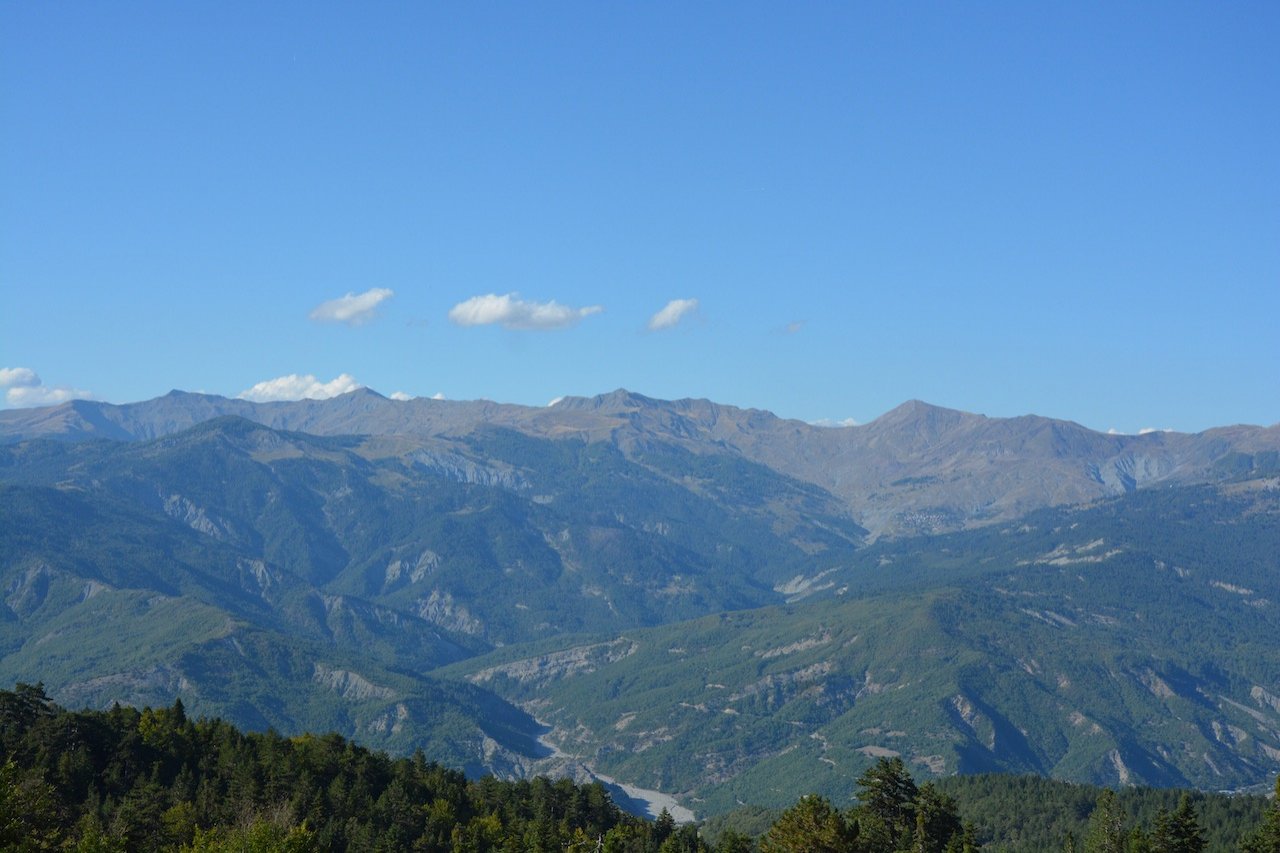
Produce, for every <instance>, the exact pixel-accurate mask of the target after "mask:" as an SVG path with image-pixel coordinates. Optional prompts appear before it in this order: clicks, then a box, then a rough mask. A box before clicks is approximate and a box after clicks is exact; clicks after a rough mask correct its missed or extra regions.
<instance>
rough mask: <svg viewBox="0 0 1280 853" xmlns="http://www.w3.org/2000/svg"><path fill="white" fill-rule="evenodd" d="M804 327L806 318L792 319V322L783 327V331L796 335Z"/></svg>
mask: <svg viewBox="0 0 1280 853" xmlns="http://www.w3.org/2000/svg"><path fill="white" fill-rule="evenodd" d="M803 328H804V320H792V321H791V322H790V323H788V324H787V325H785V326H783V327H782V332H783V334H787V335H794V334H795V333H796V332H798V331H800V330H801V329H803Z"/></svg>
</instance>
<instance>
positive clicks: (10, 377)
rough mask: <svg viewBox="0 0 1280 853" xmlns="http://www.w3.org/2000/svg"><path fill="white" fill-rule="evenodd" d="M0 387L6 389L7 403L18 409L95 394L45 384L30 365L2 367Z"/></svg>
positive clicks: (53, 404) (80, 398)
mask: <svg viewBox="0 0 1280 853" xmlns="http://www.w3.org/2000/svg"><path fill="white" fill-rule="evenodd" d="M0 388H3V389H4V401H5V403H6V404H7V405H10V406H13V407H14V408H18V409H27V408H32V407H34V406H56V405H58V404H59V403H65V402H67V401H68V400H88V399H92V398H93V394H91V393H90V392H88V391H82V390H80V389H79V388H69V387H67V386H66V385H53V386H50V385H45V384H44V382H42V381H41V380H40V375H39V374H38V373H36V372H35V371H34V370H32V369H31V368H29V367H0Z"/></svg>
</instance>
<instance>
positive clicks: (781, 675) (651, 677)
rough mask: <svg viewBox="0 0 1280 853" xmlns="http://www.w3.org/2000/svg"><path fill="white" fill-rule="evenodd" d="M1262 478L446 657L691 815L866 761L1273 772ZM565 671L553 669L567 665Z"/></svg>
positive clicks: (1043, 518) (920, 767)
mask: <svg viewBox="0 0 1280 853" xmlns="http://www.w3.org/2000/svg"><path fill="white" fill-rule="evenodd" d="M1278 519H1280V491H1277V490H1276V489H1275V488H1274V486H1273V485H1266V484H1263V483H1257V482H1255V483H1250V484H1243V485H1241V486H1238V487H1235V488H1233V489H1230V490H1226V491H1220V490H1214V489H1207V488H1197V489H1165V490H1153V491H1148V492H1140V493H1138V494H1136V495H1132V496H1128V497H1125V498H1122V499H1116V500H1112V501H1108V502H1106V503H1103V504H1101V505H1099V506H1097V507H1093V508H1088V509H1083V510H1071V511H1067V510H1052V511H1043V512H1041V513H1039V514H1035V515H1032V516H1029V517H1028V518H1026V519H1025V520H1023V521H1021V522H1019V523H1017V524H1016V525H1009V526H1003V527H994V528H985V529H983V530H980V531H974V532H969V533H962V534H953V535H950V536H945V537H935V538H932V539H927V540H903V541H900V542H897V543H890V542H886V541H882V542H880V543H877V545H876V546H873V547H872V548H870V549H867V550H866V551H864V552H863V553H862V554H861V555H860V558H859V564H857V565H854V566H851V567H849V568H847V569H843V570H840V571H837V572H834V573H832V574H831V575H830V576H829V577H828V578H826V579H825V580H826V581H827V583H828V584H830V585H829V586H828V587H827V588H826V589H824V590H822V591H820V592H817V593H815V599H825V600H812V601H806V602H804V603H802V604H798V605H794V606H791V607H786V608H768V609H763V610H754V611H750V612H741V613H731V614H720V615H717V616H713V617H707V618H703V619H700V620H697V621H695V622H690V623H681V624H676V625H668V626H664V627H661V628H654V629H648V630H643V631H627V632H623V633H621V634H618V635H614V636H606V637H600V638H598V639H596V640H593V641H591V642H576V643H573V644H571V645H567V646H566V647H564V648H560V649H551V648H549V647H547V646H546V645H544V646H543V647H542V648H540V649H538V653H537V654H534V655H522V654H521V653H520V651H519V650H518V649H503V650H500V651H498V652H495V653H492V654H491V655H488V656H485V657H482V658H478V659H473V660H468V661H466V662H464V663H461V664H456V665H454V666H453V667H451V668H450V669H451V670H459V671H464V672H465V673H467V677H468V679H469V680H470V681H471V682H473V683H474V684H476V685H478V686H484V687H488V688H490V689H493V690H495V691H497V692H498V693H500V694H501V695H503V696H506V697H508V698H510V699H511V700H512V701H515V702H517V703H519V704H521V705H523V706H524V707H526V708H527V709H529V710H530V712H531V713H533V714H535V715H536V716H538V717H539V718H540V719H542V720H544V721H547V722H548V723H550V724H552V725H553V726H554V731H553V732H552V733H551V737H550V739H551V740H552V741H554V742H555V743H556V744H557V745H558V746H559V747H560V748H561V749H562V750H564V751H565V752H566V753H568V754H570V755H572V756H575V757H577V758H578V759H579V760H580V761H583V762H585V763H587V764H590V765H591V766H594V767H596V768H598V769H599V770H601V771H604V772H608V773H611V774H614V775H618V776H620V777H624V778H628V779H631V780H634V781H636V782H637V783H638V784H644V785H648V786H651V787H655V788H659V789H662V790H668V791H679V792H683V793H684V794H685V795H686V798H687V801H688V802H691V803H697V804H698V807H699V808H700V809H702V810H703V811H704V813H714V812H716V811H722V810H725V809H730V808H732V807H733V806H734V804H736V803H739V802H746V803H773V804H782V803H784V802H786V801H787V800H788V798H789V797H790V796H791V795H792V794H793V793H794V791H795V790H796V789H797V787H808V788H812V789H815V790H818V791H820V792H822V793H824V794H826V795H828V796H831V797H833V798H836V799H837V801H839V798H840V797H847V796H848V793H849V792H850V791H851V790H852V782H853V780H854V779H855V778H856V777H857V776H858V774H859V773H860V772H861V771H862V770H863V769H864V768H865V767H866V766H867V764H868V763H870V761H871V760H872V759H874V758H875V757H877V756H882V755H902V756H903V757H904V759H905V760H907V761H908V762H909V764H910V765H911V766H912V767H913V768H914V769H915V770H916V771H917V772H919V773H924V774H942V775H946V774H951V773H957V772H959V773H974V772H990V771H1001V772H1032V773H1038V774H1042V775H1046V776H1053V777H1055V778H1060V779H1069V780H1075V781H1090V782H1097V783H1106V784H1115V785H1127V784H1135V783H1144V784H1154V785H1169V786H1172V785H1183V786H1187V785H1190V786H1196V787H1203V788H1209V789H1223V788H1238V787H1247V786H1250V785H1262V784H1266V783H1267V780H1269V779H1270V778H1272V777H1273V776H1274V775H1275V774H1276V773H1277V772H1278V771H1280V644H1277V642H1276V638H1277V637H1280V574H1278V573H1277V571H1276V554H1277V553H1280V523H1277V521H1278ZM570 662H571V663H572V665H569V663H570Z"/></svg>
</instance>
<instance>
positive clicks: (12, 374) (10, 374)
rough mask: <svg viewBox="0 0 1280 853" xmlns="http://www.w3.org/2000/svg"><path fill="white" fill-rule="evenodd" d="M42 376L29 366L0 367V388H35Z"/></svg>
mask: <svg viewBox="0 0 1280 853" xmlns="http://www.w3.org/2000/svg"><path fill="white" fill-rule="evenodd" d="M39 384H40V376H39V375H38V374H37V373H36V372H35V371H34V370H32V369H31V368H29V367H0V388H34V387H36V386H37V385H39Z"/></svg>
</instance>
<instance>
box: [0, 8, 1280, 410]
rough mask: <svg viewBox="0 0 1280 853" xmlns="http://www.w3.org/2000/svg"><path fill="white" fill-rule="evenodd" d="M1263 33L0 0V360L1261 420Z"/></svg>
mask: <svg viewBox="0 0 1280 853" xmlns="http://www.w3.org/2000/svg"><path fill="white" fill-rule="evenodd" d="M1277 43H1280V4H1276V3H1273V2H1258V3H1207V2H1206V3H1181V2H1169V3H1154V2H1153V3H1070V4H1067V3H1062V4H1042V3H1022V2H1017V3H982V4H935V3H804V4H781V3H772V4H762V3H644V4H638V3H637V4H617V3H595V2H591V3H587V2H582V3H559V2H550V3H489V2H481V3H468V4H462V3H457V4H449V3H432V4H428V3H403V4H383V3H373V4H361V5H359V6H355V5H352V4H336V3H335V4H326V3H297V4H290V3H211V2H196V3H154V4H139V3H70V2H69V3H16V2H5V3H3V4H0V85H3V91H2V93H0V94H2V98H0V127H3V128H4V130H3V133H0V385H4V386H5V387H4V388H3V389H0V393H3V394H5V397H4V400H5V404H6V405H10V406H14V405H31V404H36V403H48V402H56V401H57V400H59V399H63V398H65V397H68V396H71V395H73V394H87V395H92V396H95V397H97V398H99V399H104V400H109V401H113V402H128V401H132V400H139V399H146V398H149V397H153V396H157V395H160V394H163V393H165V392H167V391H168V390H170V389H171V388H182V389H186V390H200V391H207V392H211V393H218V394H224V395H227V396H235V395H238V394H242V393H249V394H251V395H253V396H257V397H268V396H281V395H289V394H295V395H296V394H299V393H312V394H322V393H332V392H334V391H337V390H341V389H343V388H345V387H349V386H350V385H352V384H355V383H358V384H362V385H367V386H369V387H372V388H374V389H376V390H378V391H380V392H382V393H384V394H388V395H390V394H392V393H393V392H403V393H406V394H409V395H420V396H431V395H435V394H442V395H444V396H446V397H449V398H453V399H472V398H478V397H486V398H490V399H495V400H501V401H506V402H518V403H527V404H535V405H541V404H544V403H546V402H548V401H550V400H551V399H553V398H555V397H558V396H560V395H564V394H578V395H590V394H596V393H601V392H605V391H609V390H612V389H614V388H617V387H626V388H629V389H632V390H635V391H639V392H641V393H645V394H648V395H650V396H656V397H663V398H677V397H687V396H688V397H708V398H711V399H714V400H716V401H718V402H723V403H731V404H735V405H740V406H754V407H759V408H766V409H769V410H771V411H774V412H776V413H778V414H780V415H783V416H787V417H795V418H801V419H804V420H810V421H817V420H828V421H840V420H843V419H846V418H853V419H855V420H857V421H867V420H870V419H872V418H874V417H876V416H877V415H879V414H882V413H883V412H885V411H887V410H888V409H890V408H892V407H893V406H895V405H897V404H898V403H901V402H902V401H904V400H907V399H911V398H919V399H924V400H927V401H929V402H932V403H936V404H939V405H944V406H950V407H954V408H960V409H965V410H968V411H975V412H981V413H984V414H988V415H992V416H1012V415H1019V414H1025V413H1029V412H1034V413H1037V414H1043V415H1049V416H1054V417H1062V418H1069V419H1072V420H1076V421H1079V422H1081V423H1084V424H1085V425H1087V426H1090V427H1093V428H1096V429H1102V430H1105V429H1108V428H1115V429H1119V430H1121V431H1125V432H1136V431H1138V430H1140V429H1142V428H1149V427H1156V428H1175V429H1179V430H1186V431H1193V430H1199V429H1204V428H1207V427H1209V426H1212V425H1216V424H1225V423H1237V422H1246V423H1262V424H1271V423H1275V422H1277V421H1280V331H1278V330H1280V94H1278V93H1280V51H1277V50H1276V49H1275V46H1276V44H1277ZM677 300H681V301H678V302H677ZM664 309H665V313H664ZM651 326H653V328H651ZM289 377H294V378H292V379H291V378H289ZM306 377H314V379H313V380H309V379H307V378H306ZM255 389H256V390H255Z"/></svg>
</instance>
